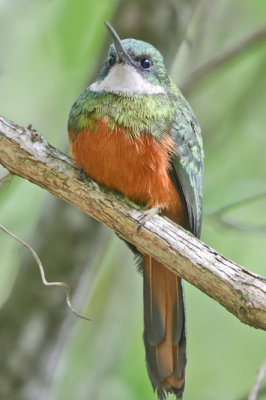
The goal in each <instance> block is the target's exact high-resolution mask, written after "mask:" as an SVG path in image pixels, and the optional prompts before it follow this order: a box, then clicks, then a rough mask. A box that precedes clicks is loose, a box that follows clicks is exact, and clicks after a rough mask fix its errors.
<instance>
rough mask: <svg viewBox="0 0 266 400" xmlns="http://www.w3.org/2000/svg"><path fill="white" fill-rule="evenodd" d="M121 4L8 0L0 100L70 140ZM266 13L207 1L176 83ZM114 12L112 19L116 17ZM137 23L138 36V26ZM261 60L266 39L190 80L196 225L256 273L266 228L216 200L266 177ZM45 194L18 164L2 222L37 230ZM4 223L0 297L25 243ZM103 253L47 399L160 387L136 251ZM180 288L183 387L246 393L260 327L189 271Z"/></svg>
mask: <svg viewBox="0 0 266 400" xmlns="http://www.w3.org/2000/svg"><path fill="white" fill-rule="evenodd" d="M116 4H117V3H116V2H111V1H110V0H101V1H100V0H97V1H95V0H90V1H86V0H77V1H75V2H74V1H71V0H53V1H44V0H43V1H41V0H39V1H35V2H34V1H32V0H25V1H23V2H22V1H19V0H16V1H12V2H11V1H10V0H2V1H0V49H1V65H0V113H1V114H3V115H5V116H6V117H8V118H10V119H12V120H14V121H16V122H18V123H20V124H22V125H23V124H24V125H27V124H28V123H33V126H34V127H35V128H36V129H38V130H39V131H40V133H42V134H43V135H45V137H46V138H47V140H49V141H51V142H52V143H53V144H54V145H56V146H59V145H60V144H61V148H64V149H66V148H67V138H66V137H67V136H66V124H67V117H68V113H69V110H70V108H71V105H72V104H73V102H74V100H75V98H76V97H77V96H78V95H79V94H80V92H81V91H82V89H83V88H85V87H86V85H87V83H88V82H89V81H90V80H91V77H92V74H93V72H94V69H95V67H96V65H97V64H98V58H99V57H100V50H101V47H102V45H103V43H104V41H106V40H108V41H109V39H106V36H105V27H104V24H103V21H104V20H105V19H109V20H110V19H111V16H112V14H113V13H114V11H115V7H116ZM166 6H167V5H166ZM265 13H266V3H265V1H264V0H257V1H256V2H250V1H249V0H236V1H235V2H230V1H229V0H225V1H223V2H222V1H219V2H211V1H205V2H203V3H202V6H201V7H199V8H198V9H197V12H195V13H194V17H193V18H192V20H191V24H190V26H189V27H188V32H187V41H184V42H183V43H182V46H181V51H180V52H179V53H178V49H176V52H177V57H176V60H175V63H174V67H173V69H172V71H173V78H174V80H175V81H176V82H178V83H179V84H182V82H184V81H185V78H186V74H188V73H189V72H190V71H192V70H193V69H195V68H196V67H197V66H199V65H201V64H202V63H204V62H206V60H208V59H209V58H211V57H213V56H214V55H217V54H220V53H221V52H223V51H224V50H225V49H226V48H228V46H230V45H232V44H233V43H234V42H235V41H237V40H239V39H241V38H243V37H245V36H246V35H248V34H249V32H253V31H254V30H256V29H258V28H259V27H260V26H261V25H262V24H265ZM118 24H119V21H117V24H116V22H114V26H115V27H116V28H117V25H118ZM117 30H118V32H119V29H118V28H117ZM129 34H130V36H134V31H131V32H129ZM169 40H170V38H169ZM165 52H167V49H165ZM102 59H104V57H102ZM265 64H266V52H265V41H264V43H261V42H260V43H258V44H256V45H254V46H252V47H251V48H249V49H247V50H246V51H245V52H243V53H242V54H241V55H240V56H238V57H235V58H233V59H232V60H231V61H230V62H228V63H225V64H224V65H223V66H221V67H220V68H216V69H215V70H214V71H213V72H212V73H209V74H208V75H207V76H206V77H205V78H204V79H202V80H201V81H200V82H199V83H198V84H197V85H195V86H194V87H193V88H191V90H190V91H189V92H188V100H189V102H190V104H191V105H192V107H193V109H194V111H195V113H196V115H197V117H198V119H199V121H200V124H201V127H202V131H203V138H204V147H205V154H206V157H205V184H204V211H205V218H204V221H203V235H202V239H203V240H204V241H206V242H207V243H208V244H210V245H211V246H213V247H214V248H215V249H217V250H218V251H220V252H222V253H223V254H224V255H226V256H228V257H229V258H231V259H233V260H234V261H236V262H239V263H240V264H242V265H244V266H245V267H247V268H248V269H251V270H253V271H255V272H257V273H260V274H265V259H266V251H265V231H264V232H263V231H259V230H258V231H256V230H255V231H254V230H253V231H250V232H249V231H241V230H238V229H233V228H230V227H229V225H225V224H224V223H223V221H221V220H218V219H217V218H214V216H211V215H210V213H211V212H212V211H213V210H217V209H219V208H220V207H223V206H224V205H227V204H230V203H232V202H235V201H238V200H241V199H244V198H246V197H249V196H252V195H255V194H259V193H261V192H265V191H266V185H265V181H266V180H265V178H266V176H265V175H266V173H265V171H266V168H265V148H266V136H265V132H264V131H265V125H266V113H265V104H266V90H265V89H266V75H265ZM181 67H182V68H181ZM62 137H63V140H62ZM62 143H63V144H62ZM48 196H50V195H47V194H46V193H45V192H44V191H43V190H42V189H40V188H37V187H35V186H34V185H32V184H30V183H29V182H26V181H22V180H21V179H20V178H14V179H13V182H12V183H11V184H8V185H5V186H2V187H1V191H0V205H1V209H0V220H1V223H3V224H5V225H6V226H7V227H8V228H9V229H10V230H12V231H14V232H15V233H16V234H17V235H19V236H21V237H22V238H24V239H25V238H27V237H29V236H30V235H33V231H34V227H35V224H36V221H37V219H38V216H39V214H40V213H41V210H42V209H45V210H46V212H47V209H46V208H47V207H49V202H47V197H48ZM265 207H266V199H265V198H261V199H260V200H259V201H258V202H255V203H252V204H250V205H243V207H241V208H238V209H232V210H231V211H230V212H229V213H228V214H227V215H226V217H227V218H228V219H229V220H230V221H231V222H232V221H233V222H234V224H236V225H239V227H241V226H243V225H245V226H246V225H248V226H253V227H254V226H255V227H256V226H265V225H266V217H265ZM47 214H49V210H48V212H47ZM0 235H1V241H0V303H3V302H4V301H5V299H6V297H7V296H8V294H9V292H10V289H11V287H12V283H13V280H14V278H15V276H16V271H17V266H18V261H19V259H20V258H21V251H20V250H18V248H19V247H18V244H17V243H15V242H13V241H12V240H11V239H10V238H7V237H5V236H4V234H3V233H1V232H0ZM34 235H35V236H36V235H38V232H35V233H34ZM41 239H42V240H45V238H41ZM99 242H100V239H99ZM74 245H75V241H74V240H73V246H74ZM102 253H104V256H102ZM95 263H96V264H95V265H93V266H92V267H91V268H92V271H96V270H99V271H100V272H99V273H98V275H97V274H96V272H95V276H96V283H95V285H94V291H93V292H92V293H89V297H88V300H87V305H86V307H85V309H86V310H85V313H86V314H88V315H89V316H92V317H93V318H95V322H94V323H92V324H86V323H85V322H83V321H78V322H76V323H75V324H68V326H67V327H68V329H67V331H64V335H68V340H67V341H66V342H65V345H64V348H63V350H62V352H60V355H61V358H60V362H59V365H57V364H56V371H55V373H54V374H53V377H52V378H53V379H52V382H51V383H49V386H50V387H51V389H50V392H51V393H50V394H51V399H56V400H61V399H62V400H68V399H69V400H70V399H74V398H75V399H76V400H85V399H97V400H103V399H107V398H108V399H110V400H136V399H145V400H148V399H150V400H151V399H154V398H155V397H154V395H153V393H152V389H151V386H150V383H149V380H148V377H147V372H146V369H145V360H144V348H143V343H142V339H141V335H142V329H143V323H142V289H141V279H140V277H139V276H138V275H137V273H136V271H135V270H134V267H133V265H132V264H133V262H132V257H131V255H130V254H129V252H128V251H127V249H126V248H125V246H124V244H123V243H122V242H120V241H118V240H117V239H114V240H113V241H112V242H110V244H109V245H108V246H107V248H106V249H103V248H101V247H100V246H99V250H98V258H97V262H96V261H95ZM90 277H91V275H88V276H87V278H86V279H87V280H89V279H90ZM59 278H60V277H59ZM86 282H87V281H86ZM11 295H13V293H12V294H11ZM47 296H49V294H47ZM186 299H187V315H188V321H187V325H188V366H187V380H186V390H185V395H184V400H192V399H197V400H201V399H204V400H213V399H215V400H224V399H228V400H237V399H239V398H241V396H242V395H245V394H247V393H248V392H249V390H250V388H251V386H252V384H253V381H254V378H255V374H256V371H257V369H258V367H259V365H260V364H261V363H262V361H263V359H264V358H265V348H266V340H265V333H263V332H261V331H257V330H255V329H252V328H250V327H248V326H245V325H243V324H241V323H240V322H239V321H238V320H237V319H236V318H235V317H233V316H232V315H231V314H229V313H228V312H227V311H225V310H224V309H223V308H222V307H221V306H220V305H218V304H217V303H215V302H214V301H212V300H211V299H209V298H208V297H207V296H205V295H204V294H202V293H201V292H199V291H198V290H197V289H195V288H193V287H191V286H190V285H188V284H187V285H186ZM72 321H73V319H72ZM55 346H56V345H55ZM58 346H59V345H58ZM33 368H34V366H33ZM29 379H30V377H29Z"/></svg>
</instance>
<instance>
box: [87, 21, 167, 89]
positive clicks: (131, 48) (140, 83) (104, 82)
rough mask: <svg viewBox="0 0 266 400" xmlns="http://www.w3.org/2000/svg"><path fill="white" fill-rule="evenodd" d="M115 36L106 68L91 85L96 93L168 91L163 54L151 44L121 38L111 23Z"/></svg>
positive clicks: (113, 35) (110, 29) (112, 34)
mask: <svg viewBox="0 0 266 400" xmlns="http://www.w3.org/2000/svg"><path fill="white" fill-rule="evenodd" d="M106 26H107V28H108V30H109V32H110V34H111V36H112V39H113V44H112V45H111V46H110V48H109V52H108V56H107V59H106V61H105V62H104V67H103V69H102V71H101V73H100V75H99V76H98V78H97V79H96V82H94V83H93V84H92V85H91V86H90V90H91V91H95V92H100V91H102V92H114V93H117V92H118V93H119V92H120V93H121V92H124V93H127V94H164V93H166V92H167V91H168V89H170V88H171V86H172V82H171V80H170V79H169V76H168V73H167V71H166V68H165V64H164V59H163V56H162V55H161V53H160V52H159V51H158V50H157V49H156V48H155V47H154V46H152V45H151V44H149V43H146V42H143V41H141V40H135V39H124V40H120V38H119V36H118V35H117V33H116V32H115V31H114V29H113V28H112V27H111V25H110V24H108V22H106Z"/></svg>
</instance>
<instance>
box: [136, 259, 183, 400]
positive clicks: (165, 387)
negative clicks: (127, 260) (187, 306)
mask: <svg viewBox="0 0 266 400" xmlns="http://www.w3.org/2000/svg"><path fill="white" fill-rule="evenodd" d="M143 279H144V344H145V350H146V363H147V369H148V373H149V376H150V380H151V383H152V386H153V389H154V390H156V391H157V394H158V397H159V399H160V400H163V399H166V395H167V393H174V394H175V395H176V396H177V398H179V399H181V398H182V395H183V391H184V385H185V367H186V327H185V310H184V298H183V290H182V282H181V279H180V278H179V277H177V276H176V275H174V274H173V273H172V272H171V271H169V270H168V269H167V268H165V267H164V266H163V265H162V264H160V263H159V262H158V261H156V260H154V259H153V258H151V257H150V256H144V273H143Z"/></svg>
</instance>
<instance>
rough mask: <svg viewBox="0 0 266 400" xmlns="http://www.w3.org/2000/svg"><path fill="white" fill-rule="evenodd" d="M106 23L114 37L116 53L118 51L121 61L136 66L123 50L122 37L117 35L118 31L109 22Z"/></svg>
mask: <svg viewBox="0 0 266 400" xmlns="http://www.w3.org/2000/svg"><path fill="white" fill-rule="evenodd" d="M104 23H105V25H106V27H107V29H108V31H109V32H110V35H111V36H112V39H113V43H114V45H115V48H116V51H117V54H118V57H119V59H120V60H121V61H123V62H124V63H126V64H129V65H133V66H134V62H133V60H132V59H131V58H130V56H129V55H128V53H127V52H126V51H125V49H124V48H123V45H122V43H121V40H120V37H119V36H118V34H117V33H116V31H115V30H114V28H113V27H112V25H110V24H109V22H107V21H105V22H104Z"/></svg>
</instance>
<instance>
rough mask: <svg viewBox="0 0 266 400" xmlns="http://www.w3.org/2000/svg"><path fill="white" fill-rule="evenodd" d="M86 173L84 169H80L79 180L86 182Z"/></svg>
mask: <svg viewBox="0 0 266 400" xmlns="http://www.w3.org/2000/svg"><path fill="white" fill-rule="evenodd" d="M86 176H87V175H86V172H85V169H84V168H79V180H80V181H81V182H84V181H85V180H86Z"/></svg>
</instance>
